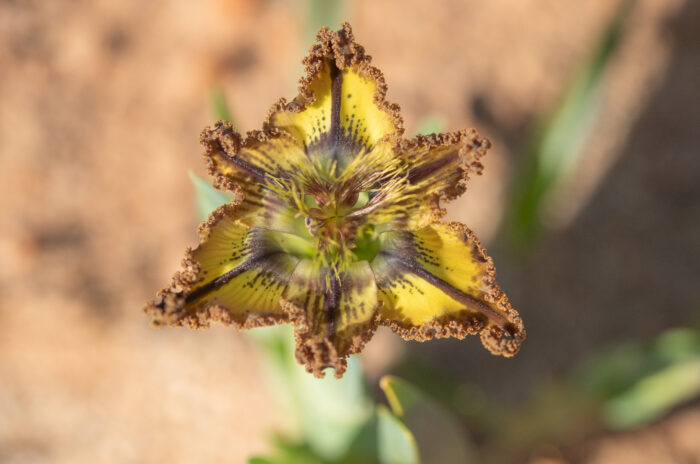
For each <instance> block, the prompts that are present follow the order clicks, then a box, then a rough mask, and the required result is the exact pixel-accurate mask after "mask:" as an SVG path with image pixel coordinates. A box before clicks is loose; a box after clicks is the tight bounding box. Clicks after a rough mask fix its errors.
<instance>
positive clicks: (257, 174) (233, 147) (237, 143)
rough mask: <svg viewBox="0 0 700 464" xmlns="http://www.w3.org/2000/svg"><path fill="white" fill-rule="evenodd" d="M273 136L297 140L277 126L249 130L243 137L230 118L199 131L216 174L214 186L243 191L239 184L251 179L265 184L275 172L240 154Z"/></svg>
mask: <svg viewBox="0 0 700 464" xmlns="http://www.w3.org/2000/svg"><path fill="white" fill-rule="evenodd" d="M273 138H288V139H290V140H294V139H293V138H292V136H291V135H289V134H287V133H286V132H284V131H280V130H277V129H274V128H269V129H268V130H264V131H259V130H252V131H248V132H247V133H246V137H245V139H243V137H242V136H241V135H240V134H239V133H238V132H236V130H235V129H234V128H233V125H232V124H231V122H229V121H217V122H216V123H215V124H214V125H212V126H209V127H206V128H205V129H204V130H203V131H202V133H201V134H200V137H199V141H200V143H201V144H202V146H203V147H204V149H205V150H204V159H205V160H206V163H207V170H208V172H209V174H210V175H212V176H213V177H214V182H213V184H214V187H216V188H217V189H219V190H232V191H233V192H234V193H236V192H238V191H240V187H244V186H245V184H248V183H251V182H253V183H260V184H264V183H265V182H266V181H267V178H268V176H269V175H270V174H273V175H274V174H275V173H268V172H265V171H264V170H262V169H261V168H260V167H258V166H253V165H251V164H249V163H246V162H245V161H243V160H241V159H240V158H239V157H237V156H238V154H239V153H240V152H241V150H244V149H247V148H251V149H252V148H254V147H256V146H259V145H260V144H263V143H265V142H268V141H270V140H271V139H273ZM219 164H222V166H226V167H228V168H231V169H234V170H235V174H234V175H232V174H227V173H225V172H222V170H221V169H220V168H219ZM239 184H244V185H239Z"/></svg>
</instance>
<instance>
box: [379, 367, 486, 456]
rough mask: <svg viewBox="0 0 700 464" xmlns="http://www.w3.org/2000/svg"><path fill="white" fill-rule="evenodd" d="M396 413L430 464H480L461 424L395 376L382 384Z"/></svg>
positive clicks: (430, 399) (421, 393) (387, 377)
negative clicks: (411, 433)
mask: <svg viewBox="0 0 700 464" xmlns="http://www.w3.org/2000/svg"><path fill="white" fill-rule="evenodd" d="M379 385H380V387H381V388H382V390H383V391H384V394H385V395H386V397H387V400H388V402H389V405H390V406H391V409H392V411H393V412H394V414H396V415H397V416H398V417H400V418H401V419H403V421H404V423H405V424H406V425H407V426H408V427H409V428H410V429H411V430H412V431H413V434H414V436H415V439H416V441H417V443H418V448H419V449H420V452H421V456H422V457H423V459H424V460H425V461H426V462H460V463H465V464H466V463H469V462H477V461H476V459H475V454H476V452H475V447H474V446H473V444H472V443H471V442H470V440H469V436H468V435H467V433H466V431H465V430H464V428H463V427H462V425H461V423H460V422H459V420H458V419H457V418H456V417H455V416H453V415H452V414H451V413H450V412H449V411H447V410H446V409H445V408H443V407H442V406H441V405H440V404H439V403H437V402H436V401H435V400H433V399H432V398H430V397H428V396H426V395H425V394H423V392H421V391H420V390H419V389H418V388H416V387H414V386H413V385H411V384H409V383H408V382H406V381H404V380H402V379H399V378H397V377H393V376H385V377H383V378H382V379H381V381H380V383H379Z"/></svg>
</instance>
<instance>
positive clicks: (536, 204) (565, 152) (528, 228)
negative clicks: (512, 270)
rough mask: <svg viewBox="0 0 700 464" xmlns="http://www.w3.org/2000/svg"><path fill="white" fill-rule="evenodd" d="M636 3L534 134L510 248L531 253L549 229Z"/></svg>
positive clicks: (512, 214) (628, 4)
mask: <svg viewBox="0 0 700 464" xmlns="http://www.w3.org/2000/svg"><path fill="white" fill-rule="evenodd" d="M633 5H634V2H633V1H632V0H629V1H625V2H622V3H621V6H620V7H619V9H618V11H617V12H616V14H615V15H614V16H613V18H612V19H611V21H610V23H609V24H608V26H607V27H606V28H605V30H604V32H603V35H602V37H601V38H600V41H599V43H598V45H597V46H596V48H595V50H594V52H593V54H592V55H591V57H590V59H589V60H588V61H587V62H586V63H585V64H584V66H583V67H582V69H581V70H580V71H579V73H578V74H577V75H576V76H575V78H574V79H573V82H572V83H571V85H570V86H569V87H568V89H567V90H566V91H565V92H564V95H563V96H562V98H561V100H560V103H559V105H558V106H557V107H556V108H555V109H554V111H553V112H552V113H551V115H550V116H549V117H548V118H547V119H546V120H544V121H543V122H542V123H541V124H540V126H539V128H538V129H537V130H536V131H535V133H534V134H533V136H532V138H531V140H530V142H529V143H528V145H527V148H526V150H525V153H524V155H523V164H522V166H521V168H520V169H519V170H518V171H517V174H516V176H515V178H514V179H513V183H512V186H511V193H510V199H509V201H508V203H507V207H508V209H509V210H508V214H507V216H506V219H505V221H504V223H503V226H502V227H503V231H504V234H505V237H504V238H505V239H506V240H507V243H508V245H509V246H510V249H511V250H512V251H514V252H515V253H516V254H522V253H524V252H526V251H527V250H528V249H529V248H530V247H531V245H532V243H533V241H534V240H535V239H536V238H537V237H538V236H539V235H540V233H541V231H542V228H543V217H544V216H543V211H544V209H545V206H546V204H547V201H548V200H551V198H550V196H551V195H552V194H553V193H554V192H555V191H556V189H557V188H558V187H560V186H561V182H562V181H563V180H564V179H565V178H567V177H568V176H570V175H571V173H572V172H573V171H575V170H576V169H577V168H579V167H580V166H581V159H580V158H581V154H582V152H583V147H584V146H585V145H586V143H589V142H591V141H592V140H591V138H592V135H593V134H592V128H593V126H594V124H595V122H596V119H597V118H598V114H599V108H600V96H601V95H600V90H601V88H602V84H603V78H604V76H605V70H606V69H607V68H608V66H609V65H610V63H611V62H612V58H613V57H614V54H615V51H616V50H617V49H618V46H619V44H620V43H621V38H622V35H623V31H624V25H625V23H626V20H627V18H628V17H629V16H630V13H631V11H632V7H633Z"/></svg>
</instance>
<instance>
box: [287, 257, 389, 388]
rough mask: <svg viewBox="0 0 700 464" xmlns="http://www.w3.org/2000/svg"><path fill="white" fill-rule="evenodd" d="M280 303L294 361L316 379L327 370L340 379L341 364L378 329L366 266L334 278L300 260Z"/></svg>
mask: <svg viewBox="0 0 700 464" xmlns="http://www.w3.org/2000/svg"><path fill="white" fill-rule="evenodd" d="M283 300H284V303H283V305H284V308H285V310H286V311H287V312H288V313H289V314H290V317H291V319H292V322H293V323H294V324H295V330H296V341H297V348H296V357H297V360H298V361H299V362H300V363H301V364H304V365H305V366H306V370H307V371H308V372H310V373H313V374H314V375H316V376H317V377H323V375H324V374H323V370H324V369H326V368H328V367H330V368H333V369H335V376H336V377H338V378H340V377H341V376H342V374H343V372H344V371H345V369H346V367H347V361H346V359H345V358H346V357H347V356H349V355H350V354H353V353H357V352H358V351H360V350H361V349H362V348H363V347H364V344H365V343H366V342H367V341H368V340H369V339H370V338H371V337H372V335H373V334H374V330H375V329H376V325H377V324H376V317H375V316H376V310H377V306H378V305H379V303H378V300H377V286H376V283H375V280H374V274H373V273H372V269H371V268H370V266H369V264H368V263H367V261H361V262H356V263H353V264H351V265H349V266H348V267H347V270H346V271H344V272H343V273H342V274H340V275H339V276H338V275H337V274H335V273H334V272H333V271H330V270H328V269H318V265H316V264H315V263H314V262H312V261H310V260H303V261H301V262H300V263H299V264H298V265H297V267H296V269H295V270H294V274H293V275H292V277H291V279H290V281H289V285H288V287H287V289H286V290H285V293H284V296H283Z"/></svg>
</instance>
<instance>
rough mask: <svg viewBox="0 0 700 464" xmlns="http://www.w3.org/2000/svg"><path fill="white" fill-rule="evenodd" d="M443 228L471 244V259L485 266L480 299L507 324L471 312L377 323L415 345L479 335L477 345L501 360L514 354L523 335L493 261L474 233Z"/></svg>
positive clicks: (454, 225)
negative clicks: (414, 323)
mask: <svg viewBox="0 0 700 464" xmlns="http://www.w3.org/2000/svg"><path fill="white" fill-rule="evenodd" d="M447 225H448V226H449V227H450V228H451V229H452V230H455V231H457V232H459V233H461V234H462V240H463V241H464V242H469V241H471V243H472V247H473V248H472V253H473V257H474V258H475V259H478V260H481V261H483V262H485V263H487V271H486V272H485V273H484V274H483V277H482V278H483V283H484V286H485V287H487V288H488V289H489V292H488V293H487V294H486V295H484V300H485V301H486V302H487V303H490V304H491V305H493V306H495V307H496V308H497V309H498V311H499V313H500V314H502V315H503V316H504V317H505V319H507V321H508V322H507V323H506V324H505V325H504V327H503V328H501V327H499V326H497V325H495V324H494V323H493V322H490V321H489V320H488V318H486V317H485V316H482V315H480V314H475V313H474V312H473V311H463V312H461V313H459V314H450V315H445V316H442V317H439V318H436V319H434V320H432V321H430V322H428V323H426V324H423V325H420V326H412V325H410V324H405V323H402V322H399V321H394V320H391V319H387V318H384V317H381V316H380V318H379V324H380V325H384V326H387V327H389V328H391V330H393V331H394V332H395V333H397V334H399V335H400V336H401V337H402V338H403V339H404V340H415V341H419V342H424V341H428V340H432V339H433V338H448V337H454V338H458V339H460V340H461V339H463V338H465V337H466V336H467V335H477V334H480V336H481V343H482V344H483V345H484V348H486V349H487V350H489V351H490V352H491V353H493V354H495V355H501V356H505V357H511V356H513V355H515V354H516V353H517V352H518V351H519V350H520V346H521V344H522V342H523V341H524V340H525V338H526V336H527V333H526V331H525V327H524V325H523V321H522V318H521V317H520V314H519V313H518V312H517V311H516V310H515V309H513V307H512V306H511V305H510V303H509V302H508V298H507V297H506V295H505V293H504V292H503V291H502V290H501V288H500V287H499V286H498V284H497V283H496V268H495V266H494V264H493V259H492V258H491V257H490V256H488V254H487V253H486V249H485V248H484V247H483V246H482V245H481V243H480V242H479V240H478V239H477V237H476V235H475V234H474V232H472V231H471V230H470V229H469V228H468V227H467V226H465V225H464V224H462V223H459V222H450V223H447Z"/></svg>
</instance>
